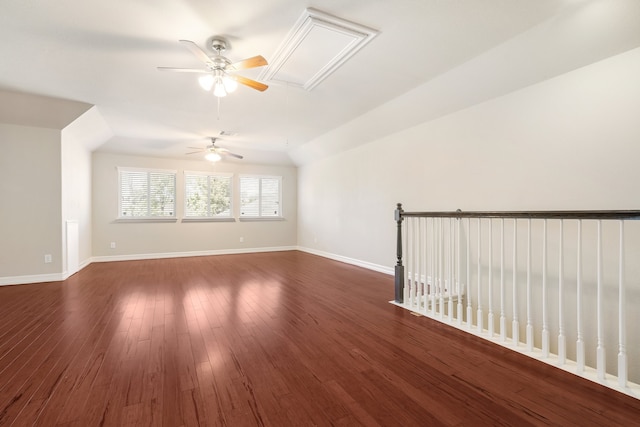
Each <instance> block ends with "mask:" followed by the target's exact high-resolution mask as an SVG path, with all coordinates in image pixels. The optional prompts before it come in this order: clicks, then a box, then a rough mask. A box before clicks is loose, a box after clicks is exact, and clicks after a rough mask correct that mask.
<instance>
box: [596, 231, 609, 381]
mask: <svg viewBox="0 0 640 427" xmlns="http://www.w3.org/2000/svg"><path fill="white" fill-rule="evenodd" d="M597 240H598V241H597V245H598V246H597V258H598V259H597V262H596V265H597V273H596V274H597V276H598V278H597V291H596V294H597V296H596V305H597V307H596V317H597V322H598V332H597V333H598V336H597V341H598V345H597V348H596V371H597V372H598V379H599V380H604V378H605V375H606V366H607V365H606V360H605V348H604V313H603V311H602V304H603V300H602V299H603V298H602V288H603V283H602V221H601V220H598V239H597Z"/></svg>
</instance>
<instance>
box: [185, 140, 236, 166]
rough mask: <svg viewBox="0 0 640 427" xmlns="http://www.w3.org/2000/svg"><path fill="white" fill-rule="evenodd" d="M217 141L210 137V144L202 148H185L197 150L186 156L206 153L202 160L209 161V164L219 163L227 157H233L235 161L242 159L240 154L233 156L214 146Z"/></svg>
mask: <svg viewBox="0 0 640 427" xmlns="http://www.w3.org/2000/svg"><path fill="white" fill-rule="evenodd" d="M217 140H218V138H216V137H211V144H209V145H207V146H206V147H204V148H198V147H187V148H191V149H194V150H197V151H192V152H189V153H186V154H187V155H190V154H198V153H206V154H205V156H204V158H205V159H206V160H209V161H210V162H217V161H220V160H222V159H223V158H224V157H227V156H230V157H235V158H236V159H243V158H244V157H243V156H241V155H240V154H235V153H232V152H231V151H229V150H227V149H226V148H222V147H218V146H216V141H217Z"/></svg>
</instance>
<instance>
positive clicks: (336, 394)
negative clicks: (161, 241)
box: [0, 251, 640, 427]
mask: <svg viewBox="0 0 640 427" xmlns="http://www.w3.org/2000/svg"><path fill="white" fill-rule="evenodd" d="M392 298H393V278H392V277H390V276H387V275H384V274H380V273H376V272H372V271H369V270H364V269H361V268H358V267H355V266H352V265H347V264H343V263H339V262H335V261H331V260H328V259H324V258H320V257H317V256H313V255H309V254H306V253H302V252H297V251H290V252H273V253H261V254H247V255H228V256H212V257H194V258H179V259H163V260H149V261H131V262H112V263H96V264H92V265H90V266H89V267H87V268H85V269H84V270H82V271H81V272H79V273H77V274H76V275H74V276H72V277H71V278H70V279H68V280H66V281H64V282H56V283H45V284H32V285H21V286H5V287H0V425H2V426H5V425H14V426H31V425H37V426H82V427H86V426H231V427H236V426H241V427H242V426H277V427H281V426H296V427H297V426H439V425H447V426H450V425H461V426H462V425H464V426H482V425H492V426H495V425H502V426H530V425H560V426H570V425H579V426H590V425H593V426H613V425H620V426H632V425H640V402H639V401H638V400H636V399H633V398H631V397H628V396H625V395H623V394H620V393H617V392H614V391H611V390H609V389H606V388H604V387H601V386H599V385H597V384H594V383H591V382H589V381H586V380H582V379H579V378H577V377H574V376H572V375H570V374H568V373H566V372H564V371H561V370H559V369H556V368H554V367H551V366H548V365H545V364H542V363H538V362H536V361H533V360H531V359H529V358H527V357H525V356H522V355H520V354H517V353H514V352H511V351H508V350H506V349H504V348H502V347H499V346H496V345H494V344H491V343H489V342H486V341H484V340H481V339H479V338H476V337H473V336H471V335H467V334H465V333H463V332H460V331H458V330H456V329H453V328H449V327H447V326H446V325H442V324H439V323H437V322H434V321H432V320H430V319H427V318H424V317H416V316H414V315H412V314H410V313H409V312H408V311H405V310H403V309H401V308H398V307H396V306H394V305H391V304H389V303H388V301H389V300H390V299H392Z"/></svg>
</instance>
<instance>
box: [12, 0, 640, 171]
mask: <svg viewBox="0 0 640 427" xmlns="http://www.w3.org/2000/svg"><path fill="white" fill-rule="evenodd" d="M638 4H640V1H637V0H590V1H589V0H537V1H531V0H483V1H478V0H448V1H444V0H393V1H389V0H318V1H302V0H261V1H256V0H209V1H196V0H183V1H177V0H154V1H142V0H111V1H100V2H98V1H95V0H56V1H51V0H28V1H26V0H2V5H1V6H0V37H1V40H2V42H0V58H2V61H0V89H5V90H10V91H21V92H28V93H33V94H39V95H44V96H49V97H55V98H62V99H65V100H69V101H76V102H80V103H87V104H91V105H95V106H97V109H98V111H99V112H100V114H101V116H102V118H103V119H104V122H105V123H106V124H107V125H108V127H110V129H111V131H112V133H111V135H113V136H112V137H111V138H109V139H108V140H106V141H104V143H103V144H102V145H100V146H99V147H98V148H97V149H98V150H105V151H116V152H128V153H133V154H141V155H151V156H162V157H165V156H169V157H184V156H185V153H186V152H187V151H192V150H189V149H187V148H186V147H187V146H203V147H204V146H205V145H207V137H208V136H215V135H218V134H219V133H220V132H221V131H223V130H224V131H232V132H236V133H237V135H235V136H230V137H223V138H222V140H221V141H220V142H219V145H221V146H223V147H225V148H229V149H232V151H234V152H237V153H240V154H243V155H244V156H245V160H244V161H245V162H252V163H253V162H255V163H279V164H291V163H292V159H295V158H296V156H294V155H292V153H294V152H296V151H299V150H300V149H301V148H303V147H304V146H310V145H314V144H315V145H316V146H317V145H319V144H322V143H323V141H324V140H325V139H326V135H328V132H329V131H332V130H334V129H337V128H340V127H342V126H344V125H346V124H348V123H350V122H352V121H353V120H355V119H357V118H358V117H359V116H361V115H362V114H364V113H366V112H369V111H371V110H375V109H377V108H381V106H384V105H387V106H389V105H394V104H393V100H394V99H400V98H401V97H402V95H404V94H407V93H425V94H427V93H433V91H434V90H433V87H432V86H434V84H435V83H437V82H442V81H446V80H447V76H454V75H456V73H458V74H459V75H462V74H464V73H463V71H465V70H466V72H467V73H470V74H469V75H471V76H473V75H474V72H477V73H478V74H476V75H477V76H478V78H477V80H476V79H474V78H471V79H470V80H471V82H469V79H467V80H466V81H465V85H463V86H465V88H466V89H465V91H464V92H461V93H457V94H456V99H455V102H453V101H452V103H451V105H446V106H445V105H440V106H436V107H433V109H434V110H433V111H431V110H428V109H426V110H425V111H424V116H423V117H422V118H421V117H419V116H420V114H422V113H421V111H420V110H419V109H417V108H416V107H415V106H416V105H419V104H416V103H415V102H413V103H411V102H408V103H404V104H398V105H402V108H407V111H406V116H407V117H408V118H407V120H406V121H404V122H403V120H397V121H396V122H397V126H408V125H411V124H412V121H415V120H421V119H422V120H424V119H425V118H429V115H430V114H431V115H437V114H444V113H447V112H450V111H449V110H452V109H460V108H464V107H466V106H469V105H473V104H474V103H477V102H482V101H483V100H485V99H487V98H490V97H492V96H499V95H501V94H504V93H505V92H508V91H512V90H517V89H518V88H519V87H523V86H527V85H530V84H533V83H535V82H537V81H540V80H544V79H547V78H550V77H553V76H555V75H558V74H560V73H563V72H567V71H569V70H571V69H574V68H576V67H579V66H583V65H586V64H588V63H590V62H593V61H596V60H599V59H602V58H605V57H607V56H610V55H613V54H616V53H620V52H622V51H624V50H628V49H631V48H634V47H637V46H638V45H640V25H638V17H640V10H639V9H638ZM308 7H312V8H315V9H317V10H319V11H322V12H324V13H328V14H330V15H333V16H336V17H338V18H342V19H345V20H348V21H352V22H354V23H357V24H360V25H363V26H366V27H369V28H372V29H374V30H376V31H378V34H377V36H376V37H375V38H373V39H372V40H371V42H370V43H368V44H367V45H366V46H364V47H363V48H362V49H361V50H359V51H358V52H356V53H355V54H354V55H353V56H352V57H351V58H350V59H349V60H348V61H346V62H345V63H344V64H343V65H341V66H340V67H339V68H338V69H337V70H336V71H335V72H334V73H333V74H331V75H329V76H328V78H326V79H325V80H323V81H322V82H321V83H320V84H318V85H317V86H316V87H315V88H313V90H311V91H307V90H304V89H303V88H300V87H297V85H287V84H277V83H276V84H273V83H271V82H270V83H269V84H270V87H269V89H268V90H266V91H265V92H258V91H255V90H252V89H250V88H247V87H243V86H241V87H240V88H238V90H237V91H236V92H235V93H233V94H231V95H229V96H227V97H226V98H223V99H221V102H220V105H219V115H218V105H217V98H215V97H213V96H212V95H211V94H210V93H206V92H204V91H203V90H202V89H201V88H200V87H199V86H198V84H197V79H196V75H195V74H189V73H166V72H164V73H163V72H158V71H157V69H156V67H157V66H170V67H186V68H192V67H201V63H199V62H198V60H197V59H196V58H195V57H194V56H193V55H192V54H191V53H190V52H189V51H188V50H186V49H185V48H184V47H183V46H182V45H181V44H179V43H178V40H180V39H187V40H192V41H194V42H195V43H197V44H198V45H200V46H202V47H204V46H205V45H206V43H207V41H208V40H210V39H211V37H212V36H214V35H222V36H224V37H226V38H227V39H228V40H229V42H230V44H231V46H230V47H231V48H230V49H228V50H227V52H225V56H227V57H228V58H229V59H231V60H232V61H237V60H241V59H244V58H248V57H251V56H254V55H258V54H260V55H262V56H264V57H265V58H266V59H267V61H269V60H270V58H271V57H272V56H273V55H274V54H275V53H276V52H278V49H279V47H280V45H281V44H282V43H283V41H284V40H285V38H286V36H287V34H288V33H289V31H290V30H291V29H292V28H293V27H294V25H295V24H296V22H297V21H298V19H299V18H300V17H301V15H302V14H303V12H304V11H305V9H306V8H308ZM578 17H580V19H579V20H578ZM563 20H564V21H563ZM565 21H566V22H565ZM589 22H592V23H597V25H596V24H593V26H590V25H591V24H589ZM570 24H571V25H570ZM554 31H555V33H554ZM552 36H553V38H552ZM306 54H307V55H311V56H313V55H316V54H317V55H319V56H322V55H325V56H326V55H328V53H327V52H322V51H319V52H307V53H306ZM329 56H330V55H329ZM465 67H466V69H465ZM461 70H462V71H461ZM261 71H262V72H265V70H260V69H253V70H246V71H245V72H242V73H240V74H241V75H244V76H246V77H250V78H253V79H257V78H258V77H259V76H260V73H261ZM494 74H495V75H494ZM492 75H494V76H493V78H492ZM450 80H451V79H450ZM430 85H431V86H430ZM439 87H444V86H439ZM457 87H461V86H460V85H459V84H458V85H457ZM410 91H412V92H410ZM483 91H484V93H483V94H481V95H478V93H480V92H483ZM434 99H435V98H434ZM438 99H444V98H438ZM6 102H7V100H6V99H5V100H4V103H5V104H6ZM2 103H3V102H0V104H2ZM448 104H449V103H448ZM453 104H455V105H453ZM399 108H400V107H399ZM435 110H437V111H438V112H439V113H437V114H436V113H435V112H434V111H435ZM0 111H1V110H0ZM397 126H395V125H394V124H393V123H391V124H389V123H387V124H385V127H384V131H385V132H390V131H392V129H393V128H394V127H397ZM323 135H325V136H324V137H323ZM323 138H324V139H323Z"/></svg>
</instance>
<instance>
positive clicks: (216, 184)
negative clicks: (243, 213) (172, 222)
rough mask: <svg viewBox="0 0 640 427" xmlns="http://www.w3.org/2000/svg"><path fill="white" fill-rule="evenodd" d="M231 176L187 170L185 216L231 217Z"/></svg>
mask: <svg viewBox="0 0 640 427" xmlns="http://www.w3.org/2000/svg"><path fill="white" fill-rule="evenodd" d="M231 177H232V175H230V174H207V173H198V172H185V173H184V182H185V197H184V198H185V209H184V216H185V218H231V217H232V211H231Z"/></svg>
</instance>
